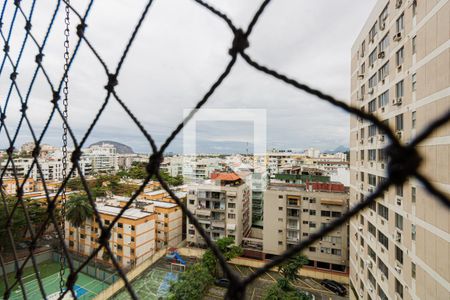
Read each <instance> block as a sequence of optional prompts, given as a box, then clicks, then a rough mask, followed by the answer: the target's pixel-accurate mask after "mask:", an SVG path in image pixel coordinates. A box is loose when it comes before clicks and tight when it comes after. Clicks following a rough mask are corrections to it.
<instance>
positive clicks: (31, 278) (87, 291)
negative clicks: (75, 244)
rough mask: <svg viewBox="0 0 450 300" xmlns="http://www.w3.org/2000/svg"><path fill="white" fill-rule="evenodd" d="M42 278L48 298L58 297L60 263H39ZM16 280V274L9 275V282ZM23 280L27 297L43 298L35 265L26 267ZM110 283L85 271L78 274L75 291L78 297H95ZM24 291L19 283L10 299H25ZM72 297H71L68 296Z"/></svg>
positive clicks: (0, 287) (2, 287)
mask: <svg viewBox="0 0 450 300" xmlns="http://www.w3.org/2000/svg"><path fill="white" fill-rule="evenodd" d="M39 272H40V278H41V280H42V284H43V286H44V290H45V294H46V295H47V299H49V300H50V299H57V298H58V297H59V282H60V275H59V264H58V263H56V262H45V263H42V264H39ZM68 274H69V269H66V271H65V275H64V277H66V278H67V275H68ZM1 281H2V283H1V285H0V294H3V291H4V283H3V278H1ZM14 281H15V279H14V274H9V275H8V282H9V284H12V283H13V282H14ZM23 282H24V286H25V290H26V294H27V299H31V300H40V299H42V293H41V291H40V289H39V284H38V281H37V278H36V276H35V275H34V269H33V267H28V268H25V272H24V276H23ZM108 286H109V283H107V282H102V281H99V280H97V279H95V278H93V277H91V276H88V275H86V274H83V273H79V274H78V279H77V282H76V284H75V293H76V295H77V298H78V299H93V298H94V297H95V296H96V295H97V294H99V293H100V292H101V291H102V290H104V289H105V288H107V287H108ZM23 298H24V297H23V293H22V290H21V288H20V286H19V285H18V284H17V285H16V287H15V288H14V289H13V291H12V293H11V296H10V298H9V299H23ZM67 298H71V297H69V296H68V297H67Z"/></svg>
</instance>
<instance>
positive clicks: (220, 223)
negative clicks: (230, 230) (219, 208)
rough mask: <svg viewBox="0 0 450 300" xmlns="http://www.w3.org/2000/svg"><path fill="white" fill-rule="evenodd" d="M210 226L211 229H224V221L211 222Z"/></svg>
mask: <svg viewBox="0 0 450 300" xmlns="http://www.w3.org/2000/svg"><path fill="white" fill-rule="evenodd" d="M211 225H212V226H213V227H220V228H225V221H223V220H212V221H211Z"/></svg>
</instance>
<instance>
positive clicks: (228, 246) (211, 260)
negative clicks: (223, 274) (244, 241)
mask: <svg viewBox="0 0 450 300" xmlns="http://www.w3.org/2000/svg"><path fill="white" fill-rule="evenodd" d="M216 245H217V248H219V250H220V252H222V255H223V257H224V258H225V259H226V260H227V261H228V260H230V259H233V258H235V257H238V256H240V255H242V253H243V250H242V248H241V247H240V246H236V245H235V244H234V238H232V237H223V238H220V239H218V240H217V241H216ZM202 263H203V264H204V265H205V267H206V268H207V269H208V270H209V272H210V273H211V275H213V276H217V275H218V274H217V269H218V260H217V258H216V256H215V255H214V253H213V252H212V250H211V249H208V250H207V251H206V252H205V254H203V257H202Z"/></svg>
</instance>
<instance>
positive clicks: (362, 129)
mask: <svg viewBox="0 0 450 300" xmlns="http://www.w3.org/2000/svg"><path fill="white" fill-rule="evenodd" d="M361 138H362V139H363V138H364V128H361Z"/></svg>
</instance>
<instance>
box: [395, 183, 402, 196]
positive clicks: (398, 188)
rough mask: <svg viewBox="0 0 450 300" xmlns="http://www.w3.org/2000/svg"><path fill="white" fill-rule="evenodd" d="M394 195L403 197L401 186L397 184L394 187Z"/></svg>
mask: <svg viewBox="0 0 450 300" xmlns="http://www.w3.org/2000/svg"><path fill="white" fill-rule="evenodd" d="M395 193H396V194H397V196H400V197H403V185H402V184H399V185H396V186H395Z"/></svg>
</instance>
